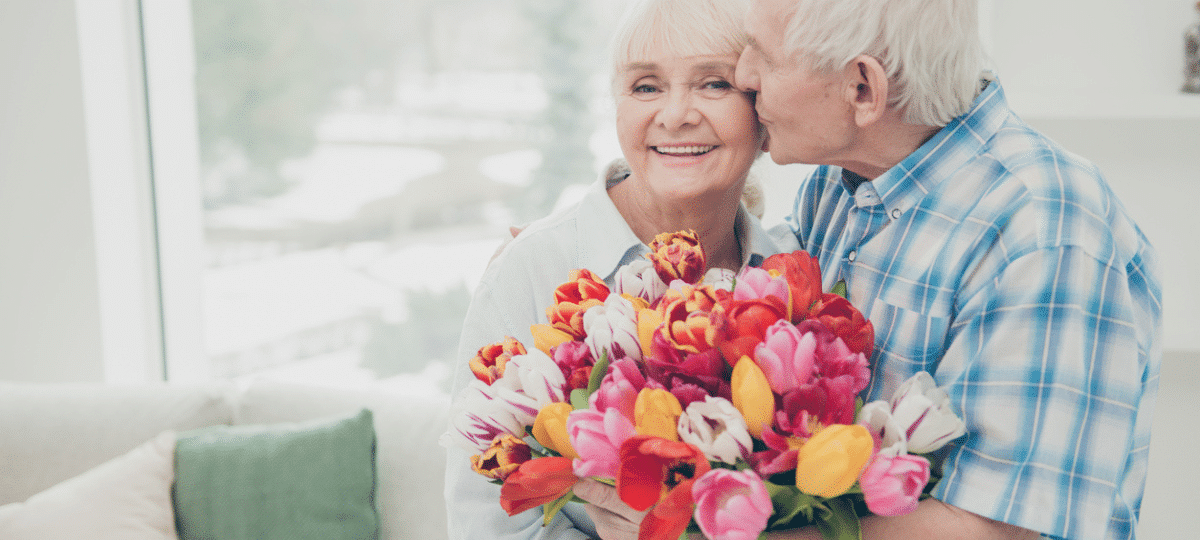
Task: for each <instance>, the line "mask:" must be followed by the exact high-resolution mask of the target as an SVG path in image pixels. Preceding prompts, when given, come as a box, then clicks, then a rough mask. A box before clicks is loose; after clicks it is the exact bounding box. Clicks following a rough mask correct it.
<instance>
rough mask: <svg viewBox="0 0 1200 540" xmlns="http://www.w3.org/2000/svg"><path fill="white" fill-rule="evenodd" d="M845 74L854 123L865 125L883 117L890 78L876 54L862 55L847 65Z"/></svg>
mask: <svg viewBox="0 0 1200 540" xmlns="http://www.w3.org/2000/svg"><path fill="white" fill-rule="evenodd" d="M845 75H846V79H847V81H848V82H849V84H848V87H847V89H846V92H847V94H848V95H847V99H848V102H849V103H850V106H851V108H852V109H853V110H854V123H855V124H857V125H858V127H865V126H868V125H870V124H873V123H875V122H876V121H877V120H879V119H880V118H882V117H883V115H884V113H886V112H887V102H888V78H887V72H886V71H885V70H884V69H883V64H881V63H879V60H878V59H877V58H875V57H874V56H868V55H865V54H864V55H860V56H857V57H855V58H854V60H851V61H850V64H848V65H847V66H846V71H845Z"/></svg>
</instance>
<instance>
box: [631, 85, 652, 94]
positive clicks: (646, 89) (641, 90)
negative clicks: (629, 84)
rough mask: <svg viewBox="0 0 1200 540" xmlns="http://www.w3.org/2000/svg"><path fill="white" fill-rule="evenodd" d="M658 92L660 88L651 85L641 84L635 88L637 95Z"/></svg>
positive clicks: (634, 91)
mask: <svg viewBox="0 0 1200 540" xmlns="http://www.w3.org/2000/svg"><path fill="white" fill-rule="evenodd" d="M657 91H658V87H656V86H653V85H649V84H639V85H635V86H634V87H633V93H635V94H650V93H654V92H657Z"/></svg>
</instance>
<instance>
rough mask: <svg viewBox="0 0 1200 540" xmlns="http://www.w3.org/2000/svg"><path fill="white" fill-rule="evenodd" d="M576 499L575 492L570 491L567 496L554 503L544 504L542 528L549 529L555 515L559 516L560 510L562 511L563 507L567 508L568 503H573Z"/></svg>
mask: <svg viewBox="0 0 1200 540" xmlns="http://www.w3.org/2000/svg"><path fill="white" fill-rule="evenodd" d="M574 498H575V492H574V491H568V492H567V494H566V495H563V496H562V497H559V498H557V499H555V500H553V501H550V502H548V503H546V504H543V505H542V514H543V516H542V526H543V527H549V526H550V521H551V520H553V519H554V515H555V514H557V513H558V511H559V510H562V509H563V507H564V506H566V505H567V503H569V502H571V500H572V499H574Z"/></svg>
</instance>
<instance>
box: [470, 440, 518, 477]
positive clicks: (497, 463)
mask: <svg viewBox="0 0 1200 540" xmlns="http://www.w3.org/2000/svg"><path fill="white" fill-rule="evenodd" d="M532 456H533V454H532V451H531V450H530V448H529V445H528V444H525V441H522V440H521V439H518V438H516V437H513V436H512V435H509V434H507V433H505V434H502V435H497V436H496V438H495V439H493V440H492V445H491V446H489V447H488V449H487V450H484V451H483V453H482V454H479V455H477V456H471V469H473V470H474V471H475V472H477V473H479V474H482V475H484V476H486V477H488V478H493V479H496V480H504V479H505V478H507V477H508V476H509V475H511V474H512V473H513V471H516V470H517V468H518V467H520V466H521V464H522V463H525V462H526V461H529V459H530V458H531V457H532Z"/></svg>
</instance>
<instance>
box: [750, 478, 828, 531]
mask: <svg viewBox="0 0 1200 540" xmlns="http://www.w3.org/2000/svg"><path fill="white" fill-rule="evenodd" d="M763 484H765V485H766V486H767V493H769V494H770V495H771V505H772V506H773V507H774V510H775V511H774V512H773V513H772V521H771V523H770V526H769V527H768V528H783V527H788V526H789V525H791V524H792V522H793V521H795V520H796V518H797V517H798V516H800V515H801V514H803V515H804V519H805V521H804V522H803V523H801V524H808V523H812V521H813V512H814V510H815V509H817V508H818V507H820V508H824V507H823V506H821V503H820V501H818V500H817V498H816V497H813V496H812V495H809V494H807V493H803V492H801V491H800V490H799V489H797V488H796V486H782V485H779V484H775V483H772V482H763Z"/></svg>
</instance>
